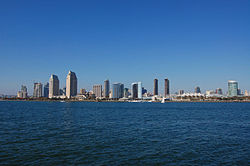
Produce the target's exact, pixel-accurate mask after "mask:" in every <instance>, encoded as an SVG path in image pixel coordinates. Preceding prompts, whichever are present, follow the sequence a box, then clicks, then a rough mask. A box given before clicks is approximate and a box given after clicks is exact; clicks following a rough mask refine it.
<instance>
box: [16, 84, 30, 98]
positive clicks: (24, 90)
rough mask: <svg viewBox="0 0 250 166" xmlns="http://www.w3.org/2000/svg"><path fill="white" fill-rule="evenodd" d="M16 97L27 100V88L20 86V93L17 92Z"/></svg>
mask: <svg viewBox="0 0 250 166" xmlns="http://www.w3.org/2000/svg"><path fill="white" fill-rule="evenodd" d="M17 97H18V98H27V97H28V92H27V87H26V86H24V85H22V86H21V91H18V92H17Z"/></svg>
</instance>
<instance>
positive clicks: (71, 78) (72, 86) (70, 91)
mask: <svg viewBox="0 0 250 166" xmlns="http://www.w3.org/2000/svg"><path fill="white" fill-rule="evenodd" d="M76 95H77V77H76V74H75V73H74V72H72V71H69V73H68V75H67V78H66V96H67V98H71V97H72V96H76Z"/></svg>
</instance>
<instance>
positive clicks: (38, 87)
mask: <svg viewBox="0 0 250 166" xmlns="http://www.w3.org/2000/svg"><path fill="white" fill-rule="evenodd" d="M42 92H43V85H42V84H41V83H34V91H33V97H35V98H39V97H42V96H43V94H42Z"/></svg>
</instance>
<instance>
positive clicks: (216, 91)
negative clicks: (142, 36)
mask: <svg viewBox="0 0 250 166" xmlns="http://www.w3.org/2000/svg"><path fill="white" fill-rule="evenodd" d="M215 93H216V94H218V95H222V94H223V93H222V89H221V88H217V89H216V90H215Z"/></svg>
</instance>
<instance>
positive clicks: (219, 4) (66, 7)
mask: <svg viewBox="0 0 250 166" xmlns="http://www.w3.org/2000/svg"><path fill="white" fill-rule="evenodd" d="M0 58H1V61H0V65H1V77H0V94H1V93H4V94H16V92H17V90H19V89H20V86H21V85H22V84H24V85H27V86H28V90H29V93H30V94H31V93H32V92H33V90H32V88H33V82H34V81H37V82H42V83H45V82H48V80H49V76H50V74H56V75H58V77H59V79H60V87H63V86H65V82H66V75H67V73H68V71H69V70H72V71H74V72H76V74H77V77H78V80H79V83H78V84H79V86H78V88H87V89H92V85H93V84H103V81H104V80H105V79H107V78H108V79H110V81H111V82H121V83H124V84H125V86H126V87H130V84H131V83H132V82H135V81H142V83H143V85H144V86H145V88H146V89H148V90H150V91H151V90H152V88H153V79H154V78H158V79H159V88H160V91H161V93H162V91H163V80H164V78H166V77H167V78H169V79H170V83H171V92H175V91H177V90H178V89H184V90H185V91H193V90H194V87H195V86H197V85H198V86H200V87H201V90H202V91H203V92H204V91H205V90H210V89H215V88H218V87H220V88H223V90H224V92H225V91H226V88H227V80H230V79H234V80H237V81H239V86H240V88H241V89H243V90H245V89H247V90H250V1H249V0H162V1H155V0H152V1H148V0H141V1H139V0H137V1H136V0H113V1H109V0H105V1H104V0H98V1H96V0H89V1H83V0H79V1H63V0H36V1H35V0H22V1H20V0H1V1H0Z"/></svg>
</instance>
